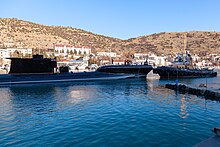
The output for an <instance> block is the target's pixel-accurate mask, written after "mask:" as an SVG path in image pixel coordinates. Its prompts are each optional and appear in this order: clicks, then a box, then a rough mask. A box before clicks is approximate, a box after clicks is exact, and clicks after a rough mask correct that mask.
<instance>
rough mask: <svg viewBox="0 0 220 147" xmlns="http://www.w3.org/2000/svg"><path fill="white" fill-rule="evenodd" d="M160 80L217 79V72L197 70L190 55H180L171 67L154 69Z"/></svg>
mask: <svg viewBox="0 0 220 147" xmlns="http://www.w3.org/2000/svg"><path fill="white" fill-rule="evenodd" d="M153 73H154V74H159V76H160V78H163V79H164V78H166V79H169V78H202V77H215V76H217V72H215V71H213V70H209V69H197V68H194V67H193V66H192V58H191V56H190V54H178V56H177V57H176V58H175V61H174V62H173V63H172V64H171V66H159V67H157V68H155V69H153Z"/></svg>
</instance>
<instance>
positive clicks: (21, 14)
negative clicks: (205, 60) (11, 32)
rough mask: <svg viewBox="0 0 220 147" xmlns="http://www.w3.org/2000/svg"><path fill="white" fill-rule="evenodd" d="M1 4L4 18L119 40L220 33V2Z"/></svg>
mask: <svg viewBox="0 0 220 147" xmlns="http://www.w3.org/2000/svg"><path fill="white" fill-rule="evenodd" d="M0 4H1V6H0V17H3V18H6V17H7V18H8V17H10V18H12V17H14V18H19V19H23V20H28V21H32V22H35V23H40V24H45V25H59V26H72V27H75V28H80V29H84V30H86V31H91V32H93V33H96V34H102V35H106V36H110V37H116V38H121V39H128V38H133V37H137V36H142V35H148V34H152V33H159V32H183V31H193V30H200V31H220V0H1V1H0Z"/></svg>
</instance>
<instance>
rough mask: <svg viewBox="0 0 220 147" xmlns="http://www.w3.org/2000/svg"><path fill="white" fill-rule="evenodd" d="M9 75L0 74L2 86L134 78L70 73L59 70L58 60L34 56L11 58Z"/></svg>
mask: <svg viewBox="0 0 220 147" xmlns="http://www.w3.org/2000/svg"><path fill="white" fill-rule="evenodd" d="M9 59H11V66H10V71H9V74H0V85H12V84H30V83H54V82H74V81H94V80H116V79H125V78H133V77H134V75H132V74H113V73H103V72H98V71H93V72H77V73H73V72H69V70H68V68H67V67H60V69H59V71H58V68H57V62H56V59H51V58H43V55H33V58H9Z"/></svg>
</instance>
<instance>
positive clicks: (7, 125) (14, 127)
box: [0, 77, 220, 146]
mask: <svg viewBox="0 0 220 147" xmlns="http://www.w3.org/2000/svg"><path fill="white" fill-rule="evenodd" d="M217 78H218V77H217ZM214 81H216V80H214ZM166 82H167V81H163V80H158V79H150V80H147V81H145V80H141V79H139V80H137V79H135V80H134V79H130V80H120V81H110V82H88V83H77V84H64V85H62V84H59V85H57V84H56V85H53V84H52V85H50V84H49V85H46V86H42V85H41V86H38V85H32V86H18V87H8V88H2V89H1V88H0V95H2V96H3V97H2V98H0V110H1V111H0V134H1V138H0V146H5V145H8V146H11V145H14V146H193V145H194V144H196V143H198V142H199V141H202V140H203V139H205V138H208V137H209V136H210V135H211V131H210V129H211V128H212V127H215V126H217V125H218V122H220V117H219V116H220V110H219V106H220V104H219V102H216V101H211V100H205V99H203V98H202V97H197V96H192V95H188V94H185V95H184V94H178V93H176V92H174V91H172V90H169V89H165V88H164V87H163V85H164V83H166ZM184 82H186V83H192V84H193V82H194V81H193V80H189V81H184ZM195 82H198V80H195ZM186 140H187V141H186Z"/></svg>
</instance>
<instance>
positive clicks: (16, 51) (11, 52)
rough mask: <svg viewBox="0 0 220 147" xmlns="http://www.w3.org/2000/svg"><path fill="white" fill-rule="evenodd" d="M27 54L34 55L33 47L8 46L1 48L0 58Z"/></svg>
mask: <svg viewBox="0 0 220 147" xmlns="http://www.w3.org/2000/svg"><path fill="white" fill-rule="evenodd" d="M18 55H21V56H27V55H32V49H30V48H27V49H26V48H7V49H0V58H2V59H3V58H10V57H15V56H18Z"/></svg>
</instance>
